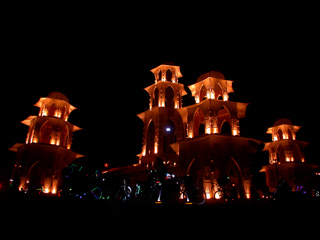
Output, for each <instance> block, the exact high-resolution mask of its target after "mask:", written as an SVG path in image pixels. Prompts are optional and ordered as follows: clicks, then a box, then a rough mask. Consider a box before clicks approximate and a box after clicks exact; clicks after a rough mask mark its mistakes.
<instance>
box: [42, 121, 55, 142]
mask: <svg viewBox="0 0 320 240" xmlns="http://www.w3.org/2000/svg"><path fill="white" fill-rule="evenodd" d="M51 132H52V126H51V124H50V122H49V121H46V122H45V123H44V124H43V125H42V126H41V128H40V141H39V143H49V139H50V135H51Z"/></svg>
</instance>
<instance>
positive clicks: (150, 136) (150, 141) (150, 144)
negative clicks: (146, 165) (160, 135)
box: [146, 120, 155, 154]
mask: <svg viewBox="0 0 320 240" xmlns="http://www.w3.org/2000/svg"><path fill="white" fill-rule="evenodd" d="M154 137H155V130H154V123H153V121H152V120H151V122H150V123H149V126H148V132H147V149H146V151H147V154H153V153H154Z"/></svg>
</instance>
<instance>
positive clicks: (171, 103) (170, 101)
mask: <svg viewBox="0 0 320 240" xmlns="http://www.w3.org/2000/svg"><path fill="white" fill-rule="evenodd" d="M173 98H174V91H173V89H172V87H171V86H168V87H167V89H166V107H174V101H173Z"/></svg>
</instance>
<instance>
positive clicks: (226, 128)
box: [220, 121, 231, 134]
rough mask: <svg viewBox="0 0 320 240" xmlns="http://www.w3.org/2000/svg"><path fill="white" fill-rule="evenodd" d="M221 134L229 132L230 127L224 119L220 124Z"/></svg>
mask: <svg viewBox="0 0 320 240" xmlns="http://www.w3.org/2000/svg"><path fill="white" fill-rule="evenodd" d="M220 133H221V134H231V127H230V124H229V123H228V122H227V121H224V122H223V123H222V125H221V129H220Z"/></svg>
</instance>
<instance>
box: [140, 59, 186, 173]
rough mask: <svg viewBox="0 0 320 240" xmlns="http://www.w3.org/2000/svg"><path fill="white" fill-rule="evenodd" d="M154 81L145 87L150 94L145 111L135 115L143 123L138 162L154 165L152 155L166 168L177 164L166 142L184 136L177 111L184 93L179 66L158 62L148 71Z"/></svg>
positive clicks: (149, 165)
mask: <svg viewBox="0 0 320 240" xmlns="http://www.w3.org/2000/svg"><path fill="white" fill-rule="evenodd" d="M151 72H152V73H153V74H154V77H155V80H154V81H155V83H154V84H152V85H151V86H149V87H147V88H145V90H146V91H147V92H148V93H149V95H150V104H149V110H147V111H145V112H142V113H140V114H138V117H139V118H140V119H141V120H142V121H143V122H144V130H143V146H142V152H141V154H140V157H141V158H140V163H141V164H143V165H144V166H145V167H146V168H148V169H150V168H155V167H156V166H155V165H156V164H157V161H156V157H158V158H160V159H162V161H163V162H164V164H165V165H167V167H168V168H170V169H173V168H175V167H176V166H177V164H178V157H177V155H176V154H175V153H174V152H173V151H172V149H171V147H169V146H170V144H172V143H175V142H177V141H183V140H184V139H185V135H184V132H185V129H184V124H183V121H182V118H181V115H180V114H179V112H178V109H180V108H181V107H182V96H184V95H186V94H187V93H186V91H185V90H184V86H183V84H180V83H178V79H179V78H181V77H182V74H181V72H180V67H179V66H175V65H173V64H162V65H160V66H158V67H156V68H154V69H152V70H151Z"/></svg>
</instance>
